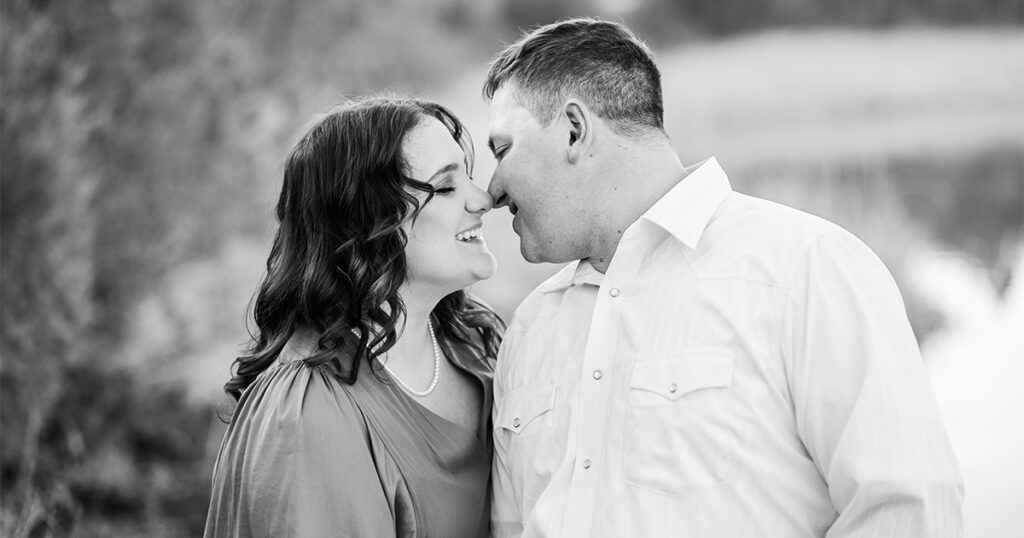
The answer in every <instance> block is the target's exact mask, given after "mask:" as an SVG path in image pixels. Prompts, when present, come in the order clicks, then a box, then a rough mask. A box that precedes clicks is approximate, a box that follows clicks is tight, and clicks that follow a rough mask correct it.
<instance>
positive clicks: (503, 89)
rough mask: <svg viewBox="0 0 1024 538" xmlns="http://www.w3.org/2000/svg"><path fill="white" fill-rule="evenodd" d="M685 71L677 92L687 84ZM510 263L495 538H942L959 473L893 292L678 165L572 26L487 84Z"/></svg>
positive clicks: (525, 43)
mask: <svg viewBox="0 0 1024 538" xmlns="http://www.w3.org/2000/svg"><path fill="white" fill-rule="evenodd" d="M697 75H699V74H695V77H694V84H699V80H700V79H699V76H697ZM484 93H485V95H486V96H487V97H488V98H489V99H490V100H491V107H492V110H491V127H490V129H491V130H490V141H489V145H490V147H491V150H492V151H493V153H494V155H495V158H496V159H497V160H498V164H497V168H496V170H495V172H494V176H493V178H492V180H491V185H490V189H489V190H490V193H491V195H492V196H493V197H494V199H495V201H496V203H497V205H504V206H508V208H509V209H510V211H511V212H512V213H513V214H514V215H515V217H514V219H513V228H514V230H515V231H516V233H517V234H518V235H519V236H520V240H521V244H520V249H521V252H522V254H523V256H524V257H525V258H526V259H527V260H529V261H531V262H551V263H562V262H570V261H571V262H572V263H570V264H569V265H568V266H567V267H566V268H565V269H564V270H562V271H561V272H560V273H558V274H556V275H555V276H554V277H552V278H551V279H549V280H548V281H546V282H544V283H543V284H541V285H540V286H539V287H538V288H537V289H536V290H534V291H533V292H532V293H531V294H530V295H529V296H528V297H527V299H526V300H525V301H524V302H523V304H522V305H521V306H520V307H519V309H518V310H517V312H516V315H515V319H514V320H513V322H512V325H511V328H510V329H509V331H508V333H507V335H506V337H505V343H504V345H503V346H502V349H501V352H500V354H499V358H498V370H497V373H496V378H495V411H494V427H495V431H494V439H495V460H494V468H493V473H494V474H493V483H494V486H493V487H494V501H493V509H492V527H493V530H494V532H495V534H496V535H497V536H518V535H522V536H527V537H541V536H544V537H554V536H558V537H590V536H608V537H613V536H614V537H621V536H696V537H715V538H720V537H738V536H744V537H745V536H749V537H779V538H799V537H816V536H828V537H833V538H838V537H847V536H858V537H861V536H863V537H868V536H886V537H929V538H935V537H942V536H959V535H960V534H961V532H962V531H961V526H962V525H961V523H962V522H961V502H962V497H963V487H962V481H961V478H960V475H959V471H958V468H957V464H956V462H955V459H954V456H953V453H952V450H951V447H950V443H949V440H948V437H947V435H946V432H945V429H944V427H943V425H942V422H941V419H940V416H939V412H938V409H937V405H936V402H935V399H934V396H933V394H932V391H931V389H930V387H929V384H928V381H927V378H926V373H925V370H924V367H923V364H922V361H921V357H920V354H919V351H918V348H917V344H916V341H915V339H914V335H913V333H912V332H911V329H910V326H909V324H908V322H907V318H906V314H905V310H904V306H903V302H902V299H901V298H900V294H899V291H898V290H897V288H896V286H895V284H894V282H893V280H892V278H891V276H890V275H889V273H888V271H887V270H886V269H885V267H884V266H883V265H882V263H881V262H880V261H879V260H878V258H877V257H876V256H875V255H874V254H873V253H872V252H871V251H870V250H869V249H868V248H867V247H866V246H864V245H863V244H862V243H861V242H860V241H859V240H857V239H856V238H855V237H853V236H852V235H851V234H850V233H848V232H846V231H845V230H843V229H841V228H839V227H838V226H836V225H834V224H831V223H829V222H826V221H824V220H822V219H819V218H816V217H813V216H811V215H808V214H805V213H801V212H799V211H796V210H794V209H790V208H787V207H784V206H781V205H777V204H774V203H771V202H768V201H765V200H760V199H757V198H753V197H750V196H745V195H742V194H739V193H737V192H734V191H732V190H731V188H730V185H729V181H728V179H727V177H726V175H725V172H723V170H722V168H721V167H720V166H719V164H718V163H717V162H716V161H715V160H714V159H713V158H712V159H709V160H706V161H704V162H703V163H701V164H699V165H697V166H695V167H691V168H684V167H683V166H682V164H681V163H680V161H679V158H678V156H677V154H676V152H675V151H674V149H673V148H672V146H671V142H670V141H669V138H668V136H667V135H666V134H665V132H664V130H663V125H662V124H663V120H662V115H663V114H662V100H661V88H660V75H659V73H658V69H657V67H656V66H655V65H654V63H653V61H652V55H651V52H650V50H649V49H648V48H647V47H646V46H645V45H644V44H643V43H641V42H640V41H639V40H638V39H637V38H636V37H635V36H634V35H633V34H632V33H631V32H630V31H629V30H628V29H626V28H625V27H623V26H621V25H619V24H615V23H610V22H603V21H598V20H592V19H577V20H570V21H565V22H560V23H556V24H552V25H549V26H544V27H541V28H539V29H537V30H535V31H533V32H531V33H529V34H528V35H526V36H524V37H523V38H522V39H521V40H520V41H519V42H517V43H515V44H513V45H511V46H509V47H508V48H506V49H505V50H504V51H502V52H501V53H500V54H499V55H498V56H497V57H496V59H495V60H494V62H493V63H492V65H491V68H490V72H489V73H488V76H487V81H486V83H485V86H484Z"/></svg>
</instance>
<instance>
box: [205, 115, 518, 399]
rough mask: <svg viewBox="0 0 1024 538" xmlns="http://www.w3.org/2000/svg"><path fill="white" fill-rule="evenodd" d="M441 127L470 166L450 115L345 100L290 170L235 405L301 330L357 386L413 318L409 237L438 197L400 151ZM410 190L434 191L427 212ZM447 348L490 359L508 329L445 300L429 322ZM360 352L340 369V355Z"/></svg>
mask: <svg viewBox="0 0 1024 538" xmlns="http://www.w3.org/2000/svg"><path fill="white" fill-rule="evenodd" d="M429 118H434V119H437V120H438V121H440V122H441V123H442V124H444V126H445V127H447V128H448V131H449V132H450V133H451V135H452V138H453V139H455V141H456V142H457V143H458V144H459V146H460V147H461V148H462V150H463V152H464V154H465V158H466V169H467V170H469V171H471V170H472V165H473V144H472V141H471V139H470V137H469V133H468V132H467V131H466V129H465V127H464V126H463V125H462V123H461V122H460V121H459V120H458V119H457V118H456V117H455V115H453V114H452V113H451V112H450V111H449V110H448V109H446V108H445V107H443V106H441V105H439V104H437V103H433V102H430V101H425V100H418V99H396V98H372V99H366V100H362V101H356V102H352V103H348V104H346V105H343V106H341V107H338V108H336V109H334V110H332V111H330V112H329V113H327V114H326V115H325V116H324V117H322V118H321V119H319V120H318V121H317V122H316V123H315V125H314V126H313V127H312V128H311V129H310V130H309V131H308V132H307V133H306V134H305V135H304V136H303V137H302V139H301V140H300V141H299V143H298V144H297V145H296V146H295V148H294V149H293V150H292V152H291V154H290V155H289V157H288V160H287V162H286V164H285V169H284V184H283V186H282V188H281V197H280V199H279V200H278V203H277V210H276V212H277V220H278V222H279V226H278V229H277V234H276V235H275V237H274V243H273V246H272V247H271V250H270V256H269V258H268V259H267V273H266V276H265V277H264V279H263V282H262V283H261V285H260V288H259V291H258V293H257V295H256V299H255V302H254V305H253V309H252V310H253V318H254V320H255V324H256V331H255V332H254V334H253V341H252V344H251V346H250V348H249V350H248V354H246V355H243V356H241V357H238V358H237V359H236V360H235V362H234V374H233V376H232V378H231V380H230V381H228V382H227V383H226V384H225V385H224V390H225V392H227V393H228V394H230V395H231V396H233V397H234V398H235V399H236V400H237V399H238V398H239V397H240V396H241V394H242V393H243V392H244V391H245V389H246V387H248V386H249V384H251V383H252V382H253V380H255V379H256V377H257V376H258V375H259V374H260V373H261V372H263V371H264V370H266V369H267V368H268V367H269V366H270V365H271V364H273V363H274V361H275V360H276V359H277V357H278V355H279V354H280V353H281V351H282V349H283V348H284V347H285V344H286V343H287V342H288V340H289V339H290V338H291V337H292V335H293V334H294V333H295V331H296V330H297V329H300V328H303V329H310V330H312V331H313V332H315V334H317V335H319V340H318V342H317V344H318V347H317V352H316V353H315V354H313V355H312V356H310V357H307V358H305V359H304V360H305V362H306V363H307V365H310V366H327V367H329V368H330V369H331V370H332V371H334V372H335V373H336V374H337V375H338V376H339V377H340V378H341V379H342V380H343V381H344V382H346V383H350V384H351V383H354V382H355V380H356V376H357V375H358V373H359V365H360V364H361V363H362V362H364V361H366V362H370V361H372V360H373V359H374V358H375V357H377V356H379V355H382V354H383V353H385V352H386V351H387V350H388V349H390V348H391V347H392V346H394V344H395V341H396V340H397V338H398V336H397V334H396V327H398V326H399V324H400V323H401V322H402V319H403V317H404V316H405V306H404V304H403V303H402V299H401V297H400V296H399V293H398V291H399V288H400V287H401V285H402V284H403V283H404V282H405V281H406V278H407V274H408V273H407V267H406V259H405V245H406V240H407V238H406V234H405V232H404V231H403V230H402V223H403V222H404V221H405V219H406V218H409V217H411V218H413V219H415V218H416V216H417V215H418V214H419V211H420V209H421V208H422V207H423V205H425V204H427V203H429V202H430V199H431V198H432V197H433V195H434V189H433V187H432V186H431V185H430V184H429V183H426V182H422V181H417V180H415V179H413V178H411V177H409V175H408V172H407V170H408V168H407V163H406V162H405V160H404V158H403V152H402V145H403V141H404V139H405V137H406V135H407V134H408V133H409V132H410V131H411V130H412V129H413V128H415V127H416V126H417V125H418V124H420V123H421V122H423V121H425V120H427V119H429ZM407 189H414V190H418V191H422V192H425V193H427V195H426V198H425V200H424V201H423V202H422V203H420V202H419V201H418V200H417V198H416V196H413V195H412V194H410V193H409V191H408V190H407ZM432 316H433V319H434V326H435V327H436V329H437V332H438V334H439V335H441V336H443V337H444V338H446V339H449V340H454V341H459V342H463V343H466V344H469V345H473V346H476V347H477V348H478V349H479V352H480V354H481V355H482V356H483V355H486V356H490V357H494V356H495V355H496V353H497V348H498V345H499V344H500V342H501V334H502V332H503V331H504V324H503V323H502V322H501V320H500V319H499V318H498V316H497V315H496V314H495V313H494V312H493V311H491V310H490V309H489V308H487V307H486V306H484V305H483V304H482V303H480V302H479V301H477V300H475V299H474V298H472V297H470V296H469V295H468V294H466V292H464V291H457V292H455V293H452V294H450V295H448V296H446V297H444V298H443V299H442V300H441V301H440V302H439V303H438V305H437V306H436V307H435V308H434V311H433V313H432ZM343 348H348V349H352V350H354V351H353V357H352V361H351V366H350V367H349V366H346V367H344V368H343V367H342V365H341V362H340V358H341V357H342V355H343V354H342V349H343Z"/></svg>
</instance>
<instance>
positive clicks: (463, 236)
mask: <svg viewBox="0 0 1024 538" xmlns="http://www.w3.org/2000/svg"><path fill="white" fill-rule="evenodd" d="M478 237H480V228H476V229H474V230H468V231H465V232H460V233H457V234H455V239H458V240H459V241H464V242H469V241H472V240H474V239H476V238H478Z"/></svg>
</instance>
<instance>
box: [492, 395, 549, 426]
mask: <svg viewBox="0 0 1024 538" xmlns="http://www.w3.org/2000/svg"><path fill="white" fill-rule="evenodd" d="M554 405H555V385H554V384H551V385H529V386H526V387H520V388H518V389H515V390H513V391H511V392H509V393H508V395H507V396H505V399H504V401H503V402H501V407H500V409H499V411H498V418H497V419H496V423H495V427H497V428H504V429H506V430H509V431H511V432H514V433H519V432H521V431H523V428H525V427H526V425H527V424H529V423H530V422H532V421H533V419H535V418H537V417H539V416H541V415H543V414H544V413H547V412H548V411H551V409H552V408H553V407H554Z"/></svg>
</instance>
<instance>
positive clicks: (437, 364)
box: [380, 319, 441, 397]
mask: <svg viewBox="0 0 1024 538" xmlns="http://www.w3.org/2000/svg"><path fill="white" fill-rule="evenodd" d="M427 329H428V330H429V331H430V342H431V343H432V344H434V378H433V379H431V380H430V385H429V386H428V387H427V388H426V389H424V390H422V391H419V390H415V389H413V388H412V387H410V386H409V385H406V384H405V381H402V380H401V379H400V378H399V377H398V376H397V375H395V373H394V372H392V371H391V369H390V368H388V365H387V364H385V363H383V362H382V363H381V364H380V365H381V367H383V368H384V371H386V372H387V373H388V375H390V376H391V379H394V380H395V382H396V383H398V386H400V387H402V389H404V390H405V392H408V393H409V394H412V395H413V396H420V397H423V396H427V395H428V394H430V393H431V392H434V388H435V387H437V380H438V379H439V378H440V377H441V346H439V345H437V336H436V335H435V334H434V325H433V324H432V323H431V322H430V320H429V319H428V320H427ZM384 356H385V358H388V357H387V354H385V355H384Z"/></svg>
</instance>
